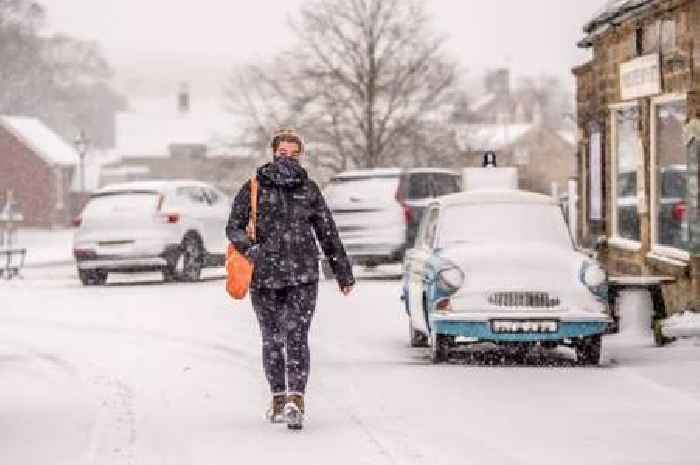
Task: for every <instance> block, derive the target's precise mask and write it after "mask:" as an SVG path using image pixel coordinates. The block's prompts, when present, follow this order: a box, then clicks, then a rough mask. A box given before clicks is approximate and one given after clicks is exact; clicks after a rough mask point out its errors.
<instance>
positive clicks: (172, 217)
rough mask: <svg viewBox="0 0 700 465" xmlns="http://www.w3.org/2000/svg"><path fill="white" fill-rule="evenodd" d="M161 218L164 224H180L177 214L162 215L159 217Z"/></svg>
mask: <svg viewBox="0 0 700 465" xmlns="http://www.w3.org/2000/svg"><path fill="white" fill-rule="evenodd" d="M161 218H163V222H164V223H166V224H177V223H179V222H180V214H179V213H164V214H163V215H161Z"/></svg>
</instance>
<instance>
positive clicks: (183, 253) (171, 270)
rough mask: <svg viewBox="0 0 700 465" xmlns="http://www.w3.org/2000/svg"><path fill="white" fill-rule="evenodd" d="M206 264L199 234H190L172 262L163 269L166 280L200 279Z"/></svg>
mask: <svg viewBox="0 0 700 465" xmlns="http://www.w3.org/2000/svg"><path fill="white" fill-rule="evenodd" d="M203 264H204V248H203V247H202V243H201V241H200V240H199V238H198V237H197V236H195V235H194V234H188V235H186V236H185V238H184V239H182V243H181V244H180V249H179V251H178V253H177V254H176V255H175V257H174V260H173V262H172V263H170V264H168V266H167V267H166V268H165V269H164V270H163V278H164V279H165V281H184V282H194V281H199V278H200V277H201V274H202V266H203Z"/></svg>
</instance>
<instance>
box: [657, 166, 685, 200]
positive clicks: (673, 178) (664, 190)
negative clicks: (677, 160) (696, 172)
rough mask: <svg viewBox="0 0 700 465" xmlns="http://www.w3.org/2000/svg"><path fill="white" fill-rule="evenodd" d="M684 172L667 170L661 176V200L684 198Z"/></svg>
mask: <svg viewBox="0 0 700 465" xmlns="http://www.w3.org/2000/svg"><path fill="white" fill-rule="evenodd" d="M686 189H687V175H686V171H679V170H668V171H666V172H664V173H663V174H662V182H661V198H681V199H683V198H685V194H686Z"/></svg>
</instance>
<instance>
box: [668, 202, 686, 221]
mask: <svg viewBox="0 0 700 465" xmlns="http://www.w3.org/2000/svg"><path fill="white" fill-rule="evenodd" d="M685 211H686V207H685V202H678V203H677V204H675V205H674V206H673V209H672V210H671V216H672V217H673V219H674V220H676V221H683V220H685Z"/></svg>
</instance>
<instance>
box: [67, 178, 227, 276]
mask: <svg viewBox="0 0 700 465" xmlns="http://www.w3.org/2000/svg"><path fill="white" fill-rule="evenodd" d="M229 209H230V201H229V199H228V198H227V197H226V196H225V195H224V194H222V193H221V192H220V191H218V190H217V189H216V188H214V187H212V186H210V185H209V184H206V183H203V182H200V181H192V180H178V181H139V182H127V183H121V184H112V185H109V186H106V187H104V188H102V189H100V190H99V191H97V192H95V193H94V194H92V195H91V196H90V199H89V201H88V203H87V205H86V206H85V208H84V209H83V211H82V213H81V214H80V216H79V217H78V218H76V219H75V220H74V225H75V226H77V227H78V230H77V231H76V233H75V237H74V242H73V255H74V256H75V259H76V263H77V267H78V274H79V276H80V280H81V282H82V283H83V284H84V285H97V284H104V283H105V282H106V281H107V275H108V273H109V272H110V271H118V272H141V271H159V270H160V271H162V272H163V277H164V279H165V280H166V281H174V280H178V281H197V280H199V277H200V273H201V270H202V268H203V267H205V266H220V265H223V263H224V258H225V253H226V247H227V244H228V241H227V239H226V234H225V227H226V222H227V220H228V215H229Z"/></svg>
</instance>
